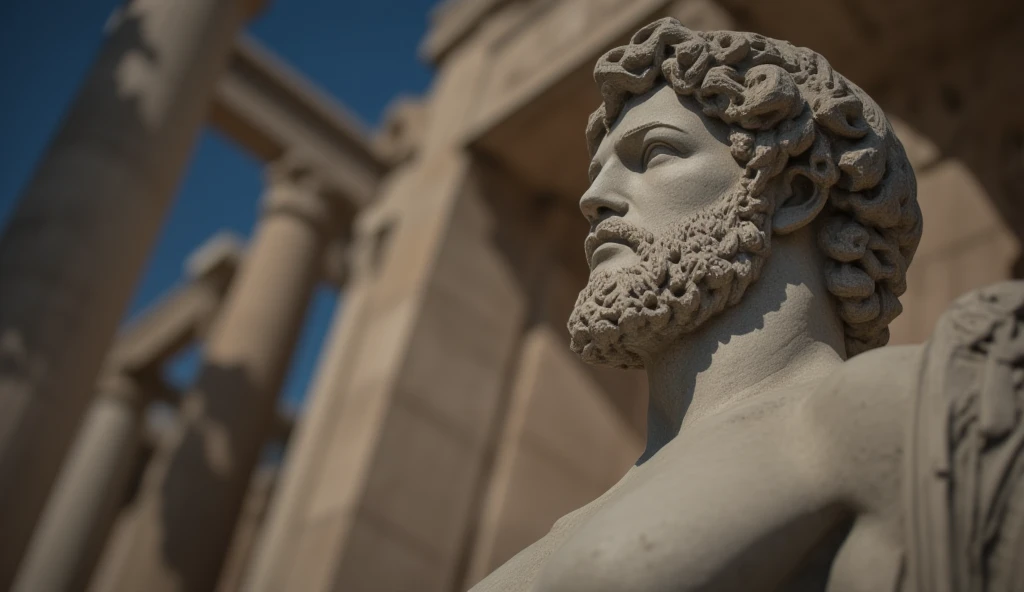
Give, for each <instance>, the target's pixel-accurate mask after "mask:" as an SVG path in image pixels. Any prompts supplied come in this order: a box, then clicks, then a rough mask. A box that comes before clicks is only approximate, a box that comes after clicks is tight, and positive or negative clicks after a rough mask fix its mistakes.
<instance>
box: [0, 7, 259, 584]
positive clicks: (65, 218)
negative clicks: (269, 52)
mask: <svg viewBox="0 0 1024 592" xmlns="http://www.w3.org/2000/svg"><path fill="white" fill-rule="evenodd" d="M251 8H252V6H251V0H174V1H173V2H167V1H163V0H129V1H128V2H127V3H126V4H125V5H124V6H123V7H122V8H121V9H120V10H119V11H118V13H117V14H116V15H115V16H114V18H112V19H111V24H110V27H109V33H108V36H107V39H106V41H105V43H104V46H103V49H102V51H101V53H100V55H99V57H98V58H97V61H96V63H95V64H94V66H93V68H92V70H91V71H90V73H89V75H88V77H87V78H86V80H85V82H84V84H83V86H82V87H81V89H80V91H79V93H78V96H77V97H76V99H75V101H74V103H73V105H72V106H71V109H70V111H69V112H68V114H67V115H66V117H65V119H64V122H63V125H62V126H61V129H60V131H59V132H58V134H57V136H56V137H55V138H54V140H53V141H52V143H51V145H50V147H49V149H48V151H47V152H46V154H45V155H44V157H43V158H42V160H41V162H40V163H39V165H38V167H37V169H36V172H35V175H34V177H33V178H32V180H31V181H30V183H29V185H28V186H27V187H26V188H25V190H24V192H23V194H22V195H21V198H20V202H19V204H18V207H17V209H16V210H15V212H14V214H13V216H12V218H11V220H10V222H9V223H8V225H7V227H6V229H5V230H4V233H3V236H2V238H0V286H3V289H2V290H0V532H2V533H3V536H0V589H6V588H7V587H8V586H9V585H10V583H11V581H12V579H13V577H14V572H15V569H16V567H17V564H18V562H19V560H20V558H21V556H22V555H23V553H24V550H25V546H26V544H27V542H28V540H29V536H30V534H31V532H32V528H33V526H34V525H35V523H36V520H37V519H38V516H39V513H40V511H41V509H42V506H43V504H44V502H45V501H46V499H47V492H48V491H49V489H50V486H51V485H52V484H53V481H54V479H55V478H56V475H57V472H58V469H59V467H60V464H61V460H62V459H63V457H64V454H65V453H66V451H67V449H68V447H69V445H70V444H71V440H72V437H73V436H74V434H75V427H76V425H77V424H78V423H79V421H80V420H81V419H82V417H83V415H84V413H85V410H86V407H87V403H88V401H89V399H90V398H91V395H92V391H93V385H94V384H95V381H96V378H97V376H98V374H99V370H100V366H101V364H102V362H103V358H104V354H105V353H106V351H107V349H108V347H109V346H110V344H111V342H112V340H113V337H114V333H115V331H116V329H117V325H118V322H119V321H120V319H121V317H122V315H123V314H124V310H125V307H126V305H127V303H128V300H129V298H130V297H131V294H132V290H133V289H134V287H135V284H136V281H137V280H138V277H139V274H140V272H141V271H142V269H143V265H144V264H145V261H146V258H147V256H148V254H149V251H150V248H151V247H152V245H153V243H154V241H155V239H156V236H157V233H158V231H159V228H160V223H161V221H162V219H163V217H164V214H165V212H166V210H167V206H168V204H169V203H170V200H171V197H172V195H173V193H174V189H175V186H176V184H177V180H178V178H179V176H180V175H181V172H182V170H183V169H184V167H185V163H186V159H187V157H188V154H189V152H190V149H191V147H192V145H193V144H194V141H195V138H196V135H197V133H198V131H199V129H200V127H201V126H202V124H203V121H204V119H205V116H206V108H207V105H208V103H209V100H210V98H211V95H212V92H213V89H214V86H215V83H216V82H217V80H218V79H219V77H220V75H221V73H222V72H223V71H224V68H225V66H226V64H227V60H228V57H229V55H230V52H231V48H232V46H233V43H234V39H235V35H236V33H237V32H238V30H239V28H240V27H241V25H242V24H243V21H244V20H245V17H246V13H247V11H249V10H251Z"/></svg>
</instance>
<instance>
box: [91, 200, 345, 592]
mask: <svg viewBox="0 0 1024 592" xmlns="http://www.w3.org/2000/svg"><path fill="white" fill-rule="evenodd" d="M270 197H271V199H270V202H271V203H270V206H271V211H270V212H269V213H268V214H267V215H265V216H264V218H263V220H262V221H261V222H260V225H259V227H258V229H257V231H256V235H255V237H254V239H253V242H252V245H251V247H250V251H249V255H248V256H247V258H246V259H245V261H244V262H243V264H242V268H241V269H240V271H239V275H238V278H237V279H236V281H235V284H234V285H233V286H232V287H231V290H230V292H229V294H228V297H227V301H226V302H225V304H224V307H223V309H222V313H221V315H220V317H219V318H218V321H217V322H216V324H215V325H214V326H213V328H212V329H211V335H210V338H209V341H208V342H207V345H206V347H205V350H204V360H203V366H202V368H201V370H200V374H199V378H198V379H197V381H196V385H195V387H194V388H193V389H192V391H191V392H190V393H189V395H188V396H187V397H186V400H185V402H184V403H183V406H182V419H181V426H180V428H179V429H177V430H175V432H174V434H173V436H172V438H171V439H170V441H168V442H166V443H164V444H163V445H162V446H161V449H160V450H159V451H158V453H157V456H156V458H155V459H154V460H153V462H152V463H151V465H150V467H149V468H148V469H147V475H146V477H145V479H144V483H143V486H142V492H141V493H140V496H139V500H138V503H137V506H136V507H135V508H134V509H133V515H132V516H131V517H130V523H129V526H128V527H127V528H126V530H125V531H124V532H123V533H122V535H123V536H125V537H129V538H128V542H127V543H126V544H124V545H123V546H122V545H120V544H119V545H118V547H119V548H124V549H127V552H126V553H125V555H124V556H123V559H120V560H119V563H120V564H119V565H117V566H113V568H112V569H110V570H109V572H108V574H107V575H108V576H109V579H110V581H104V582H102V583H101V584H100V585H99V586H98V589H102V590H124V591H131V592H134V591H136V590H147V591H152V592H160V591H165V590H166V591H170V590H188V591H191V590H212V589H213V588H214V586H215V585H216V583H217V578H218V575H219V571H220V568H221V565H222V563H223V561H224V556H225V554H226V552H227V550H228V547H229V543H230V542H231V536H232V532H233V530H234V526H235V523H236V520H237V517H238V513H239V511H240V508H241V506H242V501H243V498H244V496H245V491H246V487H247V486H248V483H249V479H250V475H251V473H252V470H253V468H254V467H255V465H256V463H257V461H258V459H259V456H260V451H261V449H262V447H263V444H264V442H265V440H266V437H267V434H268V430H269V429H270V427H271V425H272V421H273V418H274V413H275V405H276V402H277V396H278V391H279V389H280V387H281V383H282V381H283V379H284V375H285V371H286V370H287V366H288V361H289V359H290V354H291V351H292V349H293V347H294V345H295V341H296V339H297V337H298V334H299V330H300V329H301V327H302V321H303V317H304V314H305V309H306V304H307V302H308V301H309V298H310V296H311V293H312V291H313V288H314V286H315V284H316V282H317V280H318V279H319V277H320V272H321V270H322V266H321V265H322V262H321V258H322V255H323V250H324V247H325V245H326V244H327V239H328V238H329V237H328V236H327V231H326V229H325V228H324V227H323V226H322V225H320V224H317V223H314V222H313V221H312V220H311V219H310V217H309V216H307V215H306V214H307V213H309V208H308V207H307V206H309V205H311V204H312V205H314V206H315V205H316V203H315V202H316V201H317V200H321V202H320V205H321V206H323V202H322V198H320V197H319V196H317V195H315V194H311V193H309V192H308V191H306V190H305V189H302V188H297V187H286V186H279V187H274V188H273V189H272V190H271V194H270ZM298 202H302V203H298ZM279 206H280V207H279ZM292 206H296V208H297V209H295V210H293V209H292ZM317 207H319V206H317ZM314 209H315V208H314ZM321 209H326V206H324V208H321Z"/></svg>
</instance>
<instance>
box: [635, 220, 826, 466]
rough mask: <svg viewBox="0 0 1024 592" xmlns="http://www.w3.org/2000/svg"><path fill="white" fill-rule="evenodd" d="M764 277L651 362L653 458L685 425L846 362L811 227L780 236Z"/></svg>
mask: <svg viewBox="0 0 1024 592" xmlns="http://www.w3.org/2000/svg"><path fill="white" fill-rule="evenodd" d="M772 251H773V252H772V255H771V256H770V257H769V259H768V261H767V262H766V264H765V267H764V269H763V270H762V274H761V279H760V280H759V281H757V282H755V283H754V284H753V285H751V286H750V288H749V289H748V290H747V293H746V295H744V297H743V299H742V300H741V302H740V303H739V304H737V305H736V306H734V307H732V308H729V309H726V310H725V311H724V312H722V313H721V314H720V315H718V316H717V317H716V318H713V319H711V320H710V321H708V322H707V323H706V325H705V326H704V327H701V328H700V329H699V330H697V331H695V332H693V333H691V334H688V335H686V336H685V337H684V338H682V339H680V340H679V341H677V342H676V343H674V344H673V345H672V346H671V347H669V348H667V349H665V350H663V351H660V352H658V353H657V354H656V355H652V356H649V357H648V358H647V359H646V360H645V366H646V368H647V377H648V382H649V383H650V403H649V408H648V413H647V418H648V419H647V424H648V427H647V449H646V450H645V452H644V455H643V457H641V462H643V461H644V460H646V459H648V458H650V457H651V456H653V455H654V454H655V453H656V452H657V451H658V450H660V449H661V448H662V447H663V446H665V444H667V443H668V442H669V441H670V440H672V438H674V437H675V436H676V435H677V434H678V433H679V432H680V430H684V429H686V427H687V426H689V425H692V424H694V423H695V422H699V421H701V420H702V419H704V418H706V417H709V416H711V415H714V414H717V413H719V412H721V411H723V410H725V409H728V408H730V407H732V406H734V405H738V404H742V403H743V402H744V401H745V400H747V399H748V398H750V397H756V396H757V395H758V393H761V392H765V391H768V390H772V389H777V388H780V387H784V386H786V385H789V384H798V383H801V382H806V381H810V380H815V379H818V378H823V377H824V376H826V375H828V374H829V373H830V372H831V371H832V370H834V369H835V367H836V366H838V365H839V364H841V363H842V362H843V359H844V357H845V346H844V342H843V326H842V322H841V321H840V320H839V319H838V316H837V315H836V313H835V310H834V308H833V303H832V299H831V298H830V297H829V295H828V293H827V291H826V290H825V287H824V277H823V274H822V272H821V266H820V263H819V262H818V260H817V257H818V252H817V248H816V246H815V245H814V243H813V240H812V238H811V237H810V233H809V232H807V233H798V234H797V236H788V237H785V240H775V241H774V244H773V249H772Z"/></svg>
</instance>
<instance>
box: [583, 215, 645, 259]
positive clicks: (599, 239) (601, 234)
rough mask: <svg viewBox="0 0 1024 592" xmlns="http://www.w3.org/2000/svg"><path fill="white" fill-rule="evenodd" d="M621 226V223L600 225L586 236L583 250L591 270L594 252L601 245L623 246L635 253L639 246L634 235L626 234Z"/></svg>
mask: <svg viewBox="0 0 1024 592" xmlns="http://www.w3.org/2000/svg"><path fill="white" fill-rule="evenodd" d="M622 225H623V223H622V222H619V223H618V224H608V223H602V224H600V225H598V227H597V228H595V229H594V232H592V233H590V234H588V235H587V238H586V240H585V241H583V249H584V251H586V254H587V263H588V264H589V265H590V268H591V269H593V268H594V264H593V263H594V251H596V250H597V248H598V247H600V246H601V245H604V244H608V243H615V244H620V245H625V246H627V247H629V249H630V250H632V251H636V248H637V247H638V246H639V245H638V244H637V242H636V239H635V238H634V237H635V233H630V232H626V231H625V229H623V228H622Z"/></svg>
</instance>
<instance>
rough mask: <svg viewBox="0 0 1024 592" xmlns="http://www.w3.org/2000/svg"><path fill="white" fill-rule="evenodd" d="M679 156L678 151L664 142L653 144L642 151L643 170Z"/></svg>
mask: <svg viewBox="0 0 1024 592" xmlns="http://www.w3.org/2000/svg"><path fill="white" fill-rule="evenodd" d="M679 156H681V155H680V154H679V151H678V150H676V149H675V148H673V147H672V146H670V145H668V144H666V143H664V142H654V143H652V144H650V145H649V146H647V148H645V149H644V170H647V169H648V168H650V167H652V166H657V165H659V164H662V163H664V162H668V161H669V160H671V159H673V158H679Z"/></svg>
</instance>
